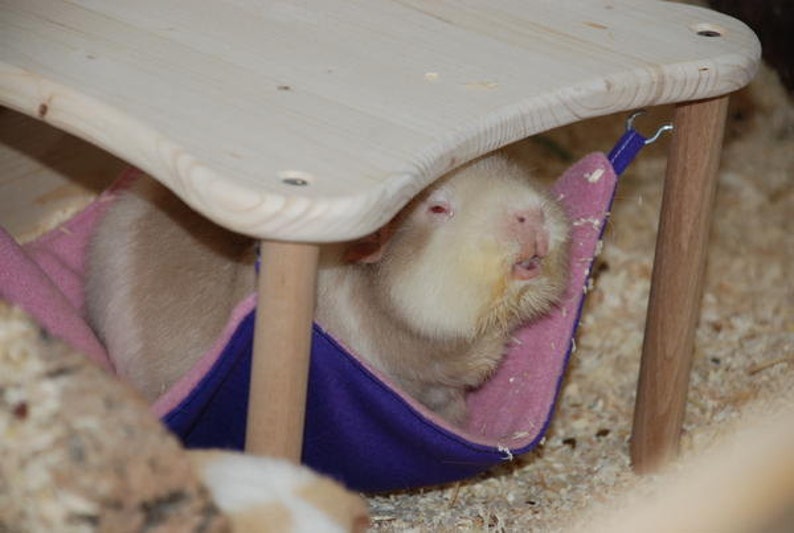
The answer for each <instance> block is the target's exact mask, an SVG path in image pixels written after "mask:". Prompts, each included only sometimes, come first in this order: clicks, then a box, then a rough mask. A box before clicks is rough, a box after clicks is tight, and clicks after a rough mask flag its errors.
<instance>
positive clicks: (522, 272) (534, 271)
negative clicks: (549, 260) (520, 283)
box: [513, 255, 542, 279]
mask: <svg viewBox="0 0 794 533" xmlns="http://www.w3.org/2000/svg"><path fill="white" fill-rule="evenodd" d="M541 264H542V258H541V257H539V256H537V255H533V256H532V257H529V258H527V259H521V260H520V261H517V262H515V263H513V277H515V278H516V279H532V278H535V277H537V276H539V275H540V272H541Z"/></svg>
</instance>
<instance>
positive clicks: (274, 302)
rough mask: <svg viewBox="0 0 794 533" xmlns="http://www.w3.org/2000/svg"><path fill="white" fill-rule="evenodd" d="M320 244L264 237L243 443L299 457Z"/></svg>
mask: <svg viewBox="0 0 794 533" xmlns="http://www.w3.org/2000/svg"><path fill="white" fill-rule="evenodd" d="M318 252H319V247H318V246H317V245H313V244H297V243H283V242H276V241H262V243H261V248H260V253H261V258H262V259H261V265H260V269H259V301H258V306H257V313H256V325H255V331H254V346H253V360H252V363H251V388H250V392H249V398H248V425H247V428H246V435H245V448H246V451H248V452H249V453H254V454H257V455H271V456H276V457H283V458H286V459H289V460H291V461H293V462H296V463H297V462H299V461H300V458H301V446H302V443H303V422H304V413H305V409H306V385H307V381H308V373H309V353H310V350H311V326H312V318H313V315H314V299H315V295H314V291H315V282H316V276H317V257H318Z"/></svg>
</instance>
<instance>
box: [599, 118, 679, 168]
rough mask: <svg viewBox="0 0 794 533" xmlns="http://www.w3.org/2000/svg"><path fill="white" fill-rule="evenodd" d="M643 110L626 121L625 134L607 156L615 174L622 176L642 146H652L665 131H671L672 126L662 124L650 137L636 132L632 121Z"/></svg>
mask: <svg viewBox="0 0 794 533" xmlns="http://www.w3.org/2000/svg"><path fill="white" fill-rule="evenodd" d="M644 113H645V111H644V110H640V111H637V112H636V113H634V114H632V115H631V116H630V117H629V118H628V120H626V133H624V134H623V136H622V137H621V138H620V140H618V142H617V144H616V145H615V146H614V147H613V148H612V150H611V151H610V152H609V154H608V155H607V158H608V159H609V162H610V163H612V168H614V169H615V174H617V175H620V174H623V171H624V170H626V167H628V166H629V164H630V163H631V162H632V161H633V160H634V158H635V157H636V156H637V154H638V153H639V151H640V150H642V148H643V147H644V146H647V145H649V144H653V143H654V142H656V141H657V139H659V137H660V136H661V135H662V133H664V132H665V131H671V130H672V129H673V125H672V124H670V123H668V124H663V125H662V126H660V127H659V129H658V130H656V133H654V134H653V136H652V137H650V138H648V137H644V136H643V135H642V134H640V133H639V132H638V131H637V130H635V129H634V119H635V118H637V117H638V116H640V115H642V114H644Z"/></svg>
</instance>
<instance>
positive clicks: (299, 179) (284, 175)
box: [278, 170, 312, 187]
mask: <svg viewBox="0 0 794 533" xmlns="http://www.w3.org/2000/svg"><path fill="white" fill-rule="evenodd" d="M278 175H279V177H280V178H281V183H283V184H284V185H290V186H292V187H306V186H307V185H311V182H312V177H311V175H309V174H307V173H306V172H301V171H300V170H284V171H281V172H279V173H278Z"/></svg>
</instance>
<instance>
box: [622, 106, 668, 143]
mask: <svg viewBox="0 0 794 533" xmlns="http://www.w3.org/2000/svg"><path fill="white" fill-rule="evenodd" d="M644 114H645V110H644V109H640V110H639V111H635V112H634V113H632V114H631V116H630V117H629V118H628V119H626V131H631V130H633V129H634V119H635V118H637V117H639V116H640V115H644ZM673 129H674V128H673V125H672V124H671V123H670V122H668V123H667V124H662V125H661V126H659V129H658V130H656V133H654V134H653V135H652V136H651V137H649V138H647V139H645V145H646V146H647V145H649V144H653V143H655V142H656V141H657V140H659V137H661V135H662V133H664V132H666V131H673Z"/></svg>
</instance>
